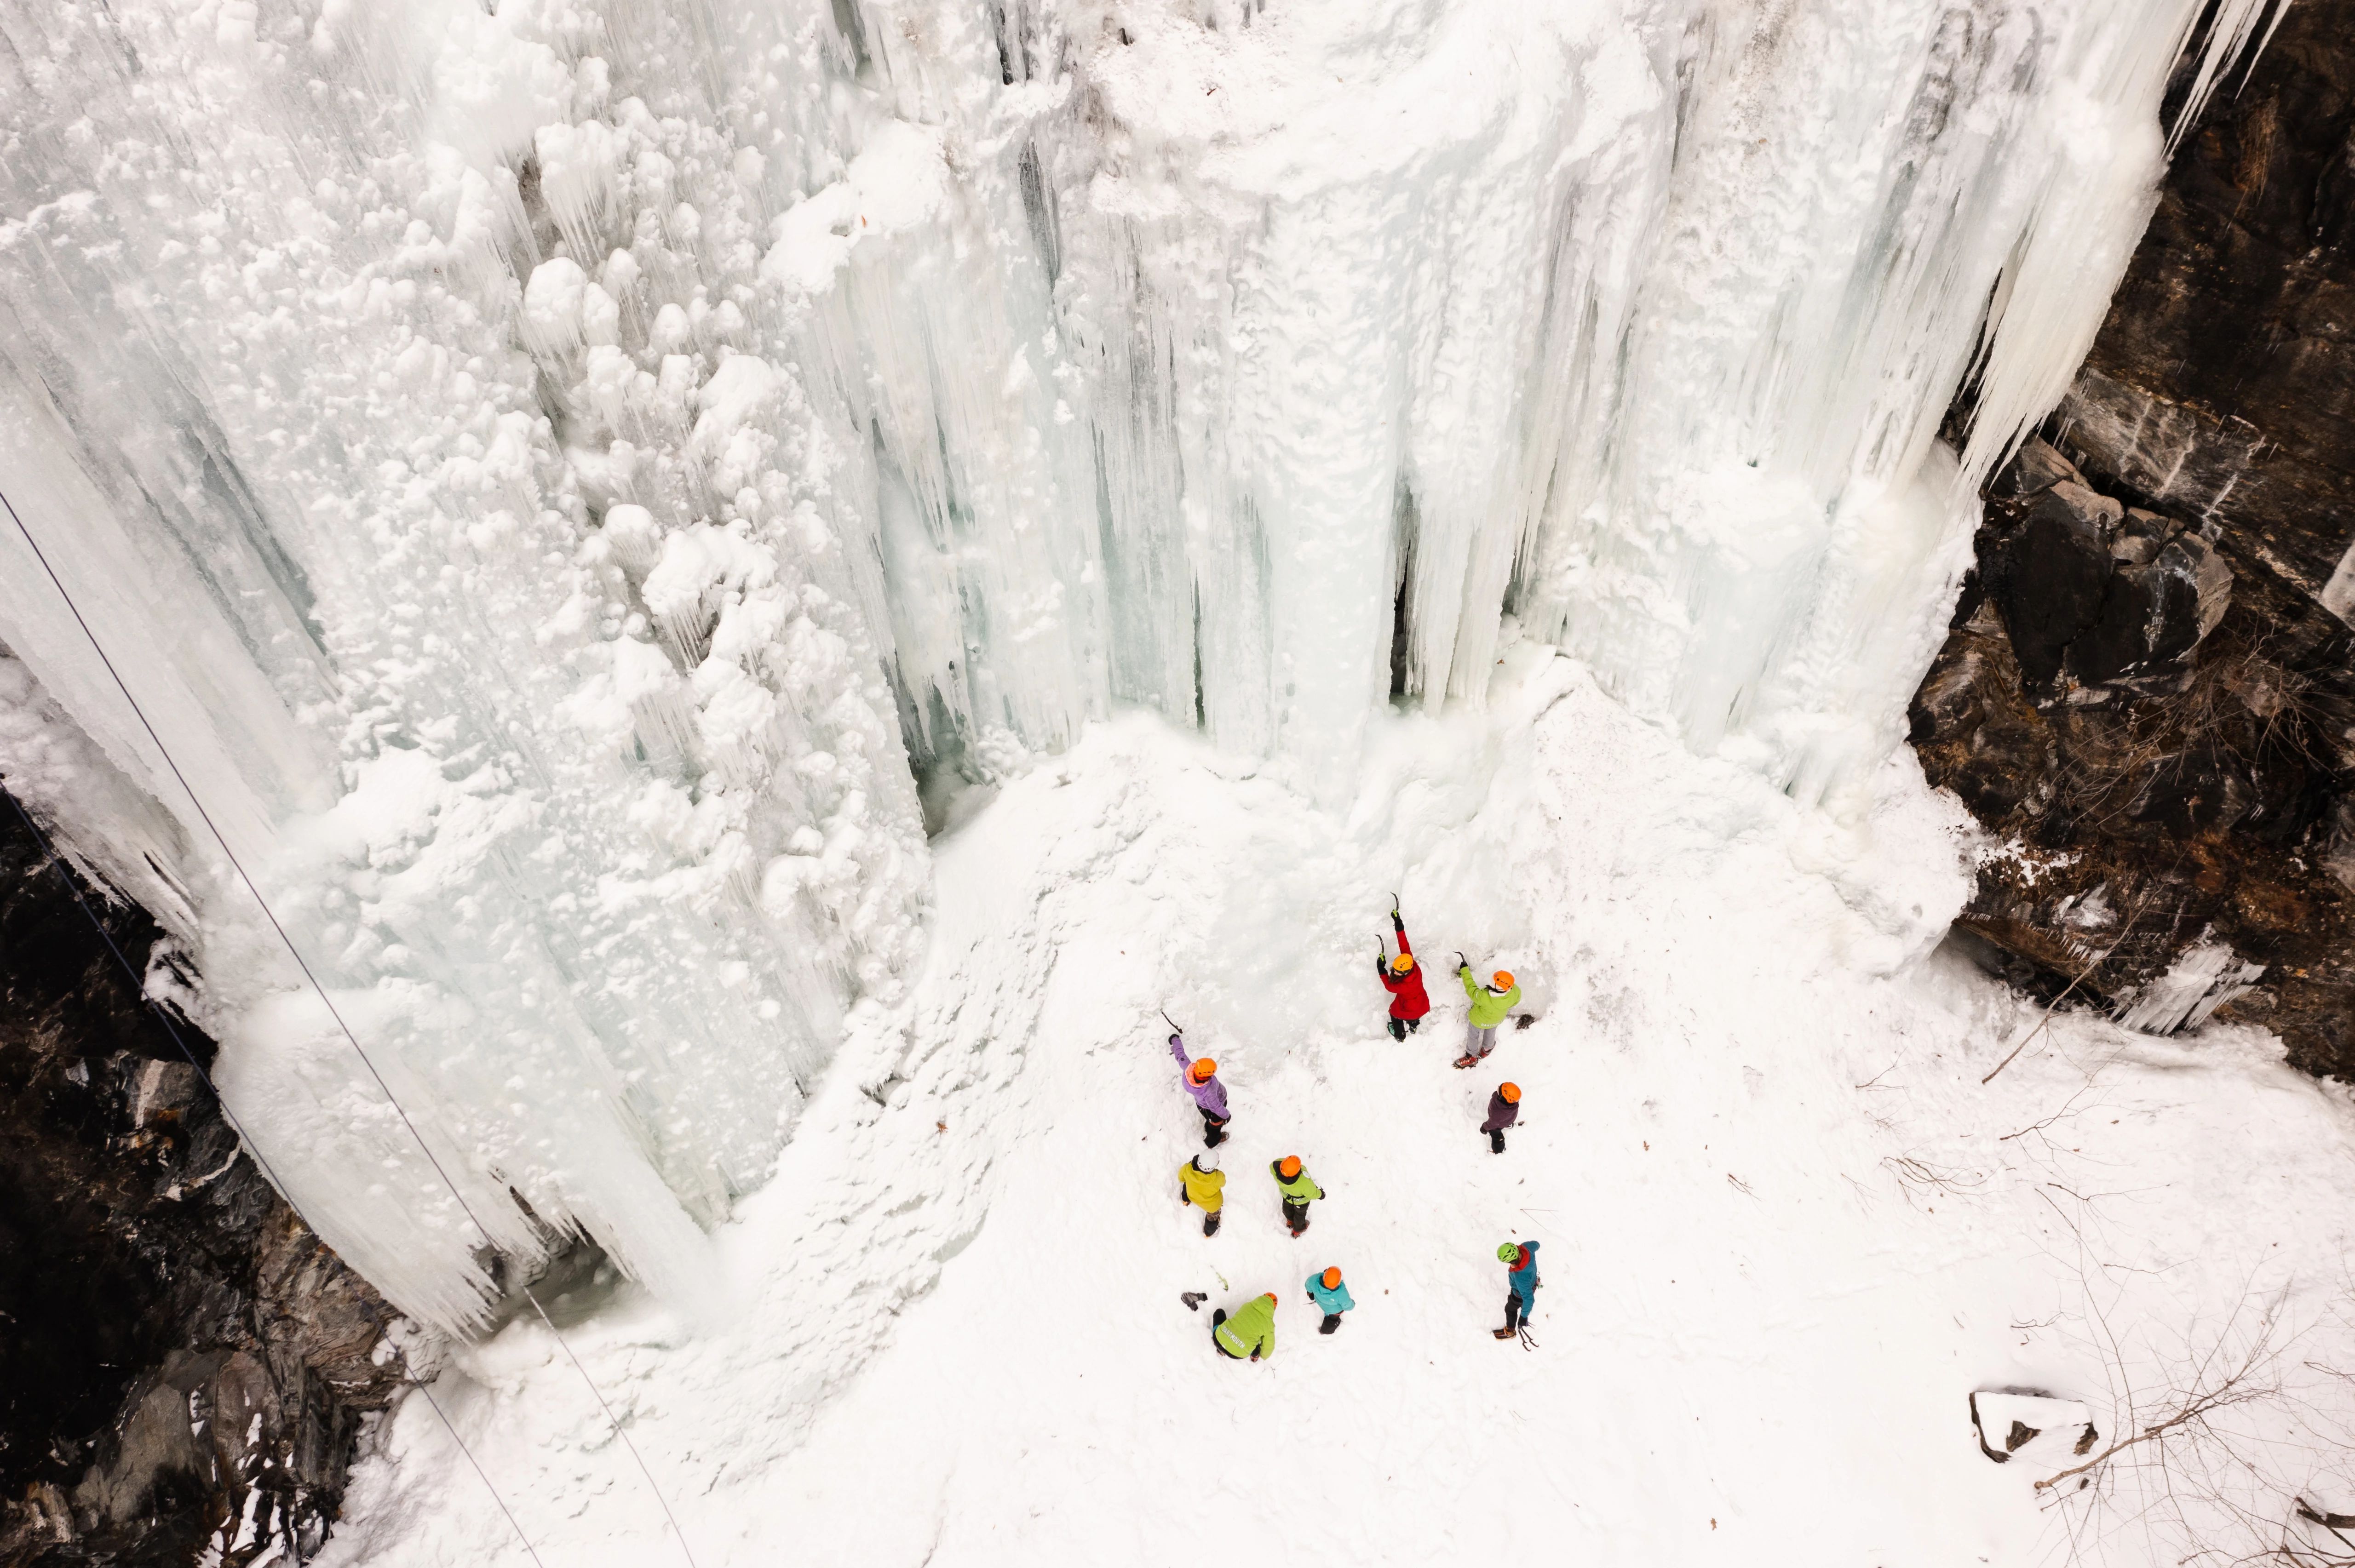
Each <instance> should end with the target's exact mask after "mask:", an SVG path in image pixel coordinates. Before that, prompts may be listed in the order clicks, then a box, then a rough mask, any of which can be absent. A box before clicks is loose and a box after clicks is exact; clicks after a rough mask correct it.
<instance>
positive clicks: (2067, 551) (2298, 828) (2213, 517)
mask: <svg viewBox="0 0 2355 1568" xmlns="http://www.w3.org/2000/svg"><path fill="white" fill-rule="evenodd" d="M2350 432H2355V0H2296V3H2295V4H2293V5H2291V6H2290V7H2289V9H2288V11H2287V13H2286V16H2285V18H2284V20H2283V22H2282V25H2281V27H2280V30H2279V31H2278V33H2277V34H2276V35H2275V37H2274V39H2273V41H2272V42H2271V43H2270V44H2269V45H2268V47H2267V48H2266V49H2265V52H2264V54H2263V55H2262V56H2261V57H2260V58H2259V59H2258V61H2257V63H2256V66H2255V68H2254V70H2253V72H2252V73H2251V75H2250V77H2249V79H2248V81H2247V82H2246V84H2245V85H2242V86H2239V87H2238V90H2237V91H2236V90H2235V84H2234V83H2231V82H2228V83H2227V84H2226V86H2225V87H2224V89H2223V90H2221V91H2220V92H2219V93H2218V95H2217V97H2216V99H2215V101H2213V102H2212V103H2211V106H2210V108H2209V109H2208V111H2207V112H2206V115H2205V117H2204V119H2203V121H2202V122H2201V124H2200V126H2199V127H2198V128H2197V131H2196V133H2195V134H2193V135H2192V136H2191V137H2190V138H2189V139H2187V141H2186V142H2185V143H2184V144H2183V146H2182V148H2181V149H2180V150H2179V154H2178V155H2177V159H2176V163H2175V166H2174V168H2173V170H2172V172H2171V173H2170V175H2169V178H2168V181H2167V185H2166V189H2165V192H2164V195H2163V196H2162V199H2161V201H2160V203H2159V207H2158V213H2157V215H2156V217H2154V218H2153V220H2152V223H2151V227H2150V229H2149V231H2148V233H2147V235H2146V236H2145V238H2144V239H2143V243H2142V245H2141V247H2140V249H2138V250H2137V253H2136V256H2135V260H2134V263H2133V266H2132V268H2131V270H2129V272H2128V275H2127V278H2126V282H2125V284H2124V285H2123V286H2122V287H2121V289H2120V290H2119V291H2118V295H2117V297H2116V299H2115V301H2114V302H2113V303H2112V307H2111V311H2110V315H2109V319H2108V322H2107V323H2106V324H2105V327H2104V328H2103V331H2102V334H2101V336H2100V338H2099V340H2098V341H2097V342H2096V343H2095V344H2094V350H2093V353H2092V355H2090V356H2089V358H2088V360H2087V362H2086V365H2085V366H2084V368H2083V371H2082V372H2081V373H2080V375H2079V376H2078V378H2077V381H2076V384H2075V387H2073V390H2072V391H2071V393H2070V395H2069V397H2067V399H2066V400H2065V401H2064V402H2063V404H2062V408H2061V409H2060V410H2059V411H2058V413H2057V414H2056V415H2055V416H2054V418H2053V419H2052V420H2051V423H2050V425H2049V426H2048V428H2047V430H2046V434H2047V435H2048V436H2049V437H2050V438H2051V442H2052V445H2051V446H2049V447H2048V446H2045V445H2044V444H2042V443H2041V442H2040V443H2031V444H2030V447H2029V448H2028V450H2025V451H2023V452H2022V453H2021V454H2020V456H2019V460H2018V461H2015V462H2014V463H2013V464H2012V465H2011V466H2010V467H2009V469H2007V470H2006V471H2005V472H2004V473H2002V474H2001V475H1999V476H1998V478H1997V480H1996V482H1994V483H1993V484H1991V485H1990V486H1989V490H1988V495H1987V511H1986V514H1985V524H1984V526H1983V527H1982V528H1981V530H1980V533H1979V537H1978V569H1977V572H1975V573H1974V574H1973V577H1972V579H1971V581H1970V582H1969V583H1968V584H1967V585H1966V588H1965V592H1964V595H1963V599H1962V602H1961V604H1960V606H1959V607H1958V609H1957V610H1956V613H1955V620H1954V623H1953V627H1952V630H1951V632H1950V635H1949V637H1948V640H1947V642H1946V645H1945V649H1944V650H1943V651H1942V652H1941V653H1940V654H1939V656H1938V658H1937V661H1936V662H1935V663H1934V665H1933V667H1932V669H1931V671H1930V674H1929V676H1928V678H1927V679H1926V680H1925V681H1924V682H1923V685H1922V689H1921V691H1920V692H1919V693H1918V694H1916V696H1915V698H1914V701H1913V715H1912V717H1913V740H1914V744H1915V746H1916V748H1917V749H1918V751H1919V752H1920V755H1921V758H1922V762H1923V769H1924V771H1925V772H1926V773H1927V774H1928V776H1929V778H1930V779H1931V781H1932V782H1933V783H1936V784H1941V785H1945V786H1946V787H1949V788H1951V789H1955V791H1956V793H1957V794H1959V795H1960V796H1961V797H1962V799H1963V800H1964V801H1965V802H1966V804H1967V805H1968V806H1969V807H1970V809H1971V810H1972V811H1973V813H1974V814H1976V815H1977V817H1978V818H1979V820H1980V821H1982V822H1984V823H1986V824H1987V826H1988V827H1989V828H1991V829H1993V830H1995V831H1996V832H1998V833H1999V834H2001V835H2002V836H2003V837H2005V838H2006V839H2007V840H2009V842H2011V843H2012V844H2013V845H2014V846H2015V847H2016V853H2011V854H2007V855H2003V856H1999V857H1998V858H1997V859H1996V860H1994V861H1992V862H1991V863H1989V864H1988V865H1987V867H1986V868H1985V869H1984V870H1983V871H1982V872H1981V874H1980V877H1979V885H1978V890H1977V895H1975V897H1974V898H1973V900H1972V902H1971V904H1970V906H1969V907H1968V909H1967V910H1966V912H1965V914H1964V916H1962V918H1961V920H1960V921H1959V922H1958V923H1957V928H1958V932H1959V934H1960V939H1961V940H1962V941H1963V943H1964V944H1965V945H1966V946H1969V947H1973V948H1977V950H1978V951H1979V952H1980V954H1981V955H1982V956H1983V957H1984V958H1985V959H1986V960H1987V962H1989V963H1990V964H1991V965H1992V966H1993V967H1996V968H1998V969H2001V970H2003V971H2004V972H2005V973H2007V974H2009V976H2010V977H2011V978H2012V979H2013V980H2016V981H2019V982H2020V983H2023V984H2027V985H2030V986H2031V987H2034V988H2037V989H2040V990H2042V991H2046V992H2047V993H2048V994H2056V993H2058V992H2059V991H2061V990H2062V988H2063V987H2065V986H2066V985H2067V984H2069V983H2070V982H2071V981H2073V980H2079V977H2081V976H2082V977H2083V979H2082V981H2081V983H2080V985H2079V990H2078V991H2077V995H2078V996H2079V997H2081V998H2084V999H2087V1000H2090V1001H2094V1002H2096V1003H2103V1004H2108V1005H2112V1006H2115V1008H2116V1009H2117V1010H2118V1011H2119V1012H2120V1014H2121V1016H2122V1017H2124V1018H2125V1019H2126V1021H2127V1022H2130V1023H2134V1024H2136V1025H2137V1026H2139V1027H2148V1028H2156V1029H2167V1028H2172V1027H2176V1026H2178V1025H2179V1024H2181V1023H2185V1022H2199V1021H2200V1019H2201V1018H2203V1017H2205V1016H2208V1015H2209V1013H2210V1012H2211V1010H2213V1011H2214V1014H2215V1016H2218V1017H2221V1018H2225V1019H2233V1018H2240V1019H2247V1020H2250V1021H2254V1022H2261V1023H2264V1024H2265V1025H2267V1026H2269V1027H2271V1028H2272V1029H2274V1030H2275V1032H2276V1033H2279V1034H2280V1035H2281V1037H2282V1039H2283V1040H2284V1041H2285V1042H2286V1044H2287V1046H2288V1050H2289V1057H2290V1060H2291V1061H2292V1062H2293V1063H2295V1064H2296V1065H2299V1066H2301V1067H2304V1068H2306V1069H2307V1071H2309V1072H2314V1073H2321V1074H2329V1075H2337V1076H2341V1077H2355V793H2350V785H2355V631H2350V626H2349V624H2348V621H2347V620H2346V619H2345V618H2346V617H2348V616H2349V615H2350V614H2355V439H2350Z"/></svg>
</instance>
